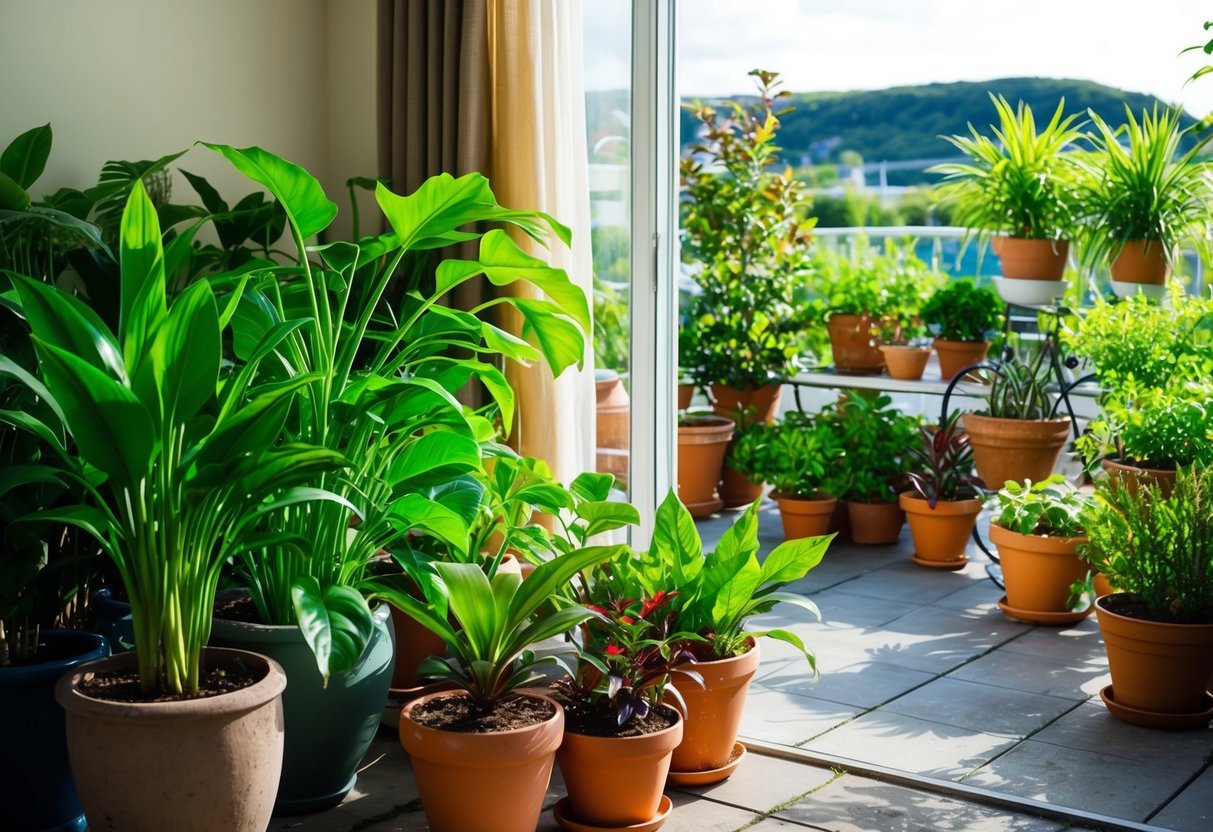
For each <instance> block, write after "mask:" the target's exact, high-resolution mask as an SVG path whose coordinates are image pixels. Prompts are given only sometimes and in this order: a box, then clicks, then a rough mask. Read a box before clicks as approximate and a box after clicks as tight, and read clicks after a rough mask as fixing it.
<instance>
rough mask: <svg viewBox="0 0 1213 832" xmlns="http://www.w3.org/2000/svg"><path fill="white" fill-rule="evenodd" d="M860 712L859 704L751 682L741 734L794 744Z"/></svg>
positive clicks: (744, 737)
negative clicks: (819, 697)
mask: <svg viewBox="0 0 1213 832" xmlns="http://www.w3.org/2000/svg"><path fill="white" fill-rule="evenodd" d="M861 713H863V709H862V708H858V707H854V706H848V705H840V704H838V703H837V702H830V701H828V700H826V699H818V698H816V697H813V696H802V695H800V694H797V693H789V692H788V691H783V690H774V689H772V688H767V687H763V686H762V685H758V684H754V685H751V686H750V694H749V699H748V700H747V701H746V709H745V713H744V715H743V716H742V718H741V738H742V740H743V741H744V740H745V739H746V738H751V739H756V740H762V741H763V742H770V743H779V744H781V745H796V744H798V743H801V742H804V741H805V740H807V739H809V738H810V737H815V736H817V735H818V734H820V733H822V732H824V731H828V730H830V729H831V728H835V727H837V726H839V725H841V724H842V723H844V722H846V721H847V720H850V719H853V718H855V717H856V716H858V715H859V714H861Z"/></svg>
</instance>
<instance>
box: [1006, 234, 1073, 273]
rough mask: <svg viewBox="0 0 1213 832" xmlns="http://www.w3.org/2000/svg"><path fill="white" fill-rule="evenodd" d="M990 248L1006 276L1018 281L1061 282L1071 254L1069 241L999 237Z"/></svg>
mask: <svg viewBox="0 0 1213 832" xmlns="http://www.w3.org/2000/svg"><path fill="white" fill-rule="evenodd" d="M990 247H991V248H993V249H994V254H995V255H996V256H997V257H998V263H999V265H1000V267H1001V269H1002V276H1003V277H1009V278H1012V279H1015V280H1061V276H1062V274H1064V273H1065V270H1066V256H1067V255H1068V254H1069V253H1070V243H1069V242H1068V241H1066V240H1029V239H1027V238H1024V237H995V238H994V239H993V240H991V241H990Z"/></svg>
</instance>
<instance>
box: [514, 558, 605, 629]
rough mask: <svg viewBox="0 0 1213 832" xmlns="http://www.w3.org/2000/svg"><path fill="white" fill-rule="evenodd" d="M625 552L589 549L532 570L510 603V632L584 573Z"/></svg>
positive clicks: (554, 559) (550, 561)
mask: <svg viewBox="0 0 1213 832" xmlns="http://www.w3.org/2000/svg"><path fill="white" fill-rule="evenodd" d="M624 551H626V549H625V548H624V547H622V546H589V547H586V548H584V549H577V550H575V551H573V552H570V553H568V554H567V555H561V556H560V557H558V558H553V559H552V560H549V561H546V562H545V563H541V564H539V566H537V567H535V571H534V572H532V573H531V574H530V575H529V576H528V577H527V579H526V580H525V581H523V582H522V586H521V587H519V589H518V591H517V592H516V593H515V594H514V597H513V599H512V600H511V601H510V611H509V617H508V619H507V621H508V626H509V627H510V628H514V627H518V626H521V624H522V622H523V621H525V620H526V619H527V618H528V617H529V616H530V615H531V614H532V613H534V612H535V610H537V609H539V606H540V604H542V603H544V602H545V601H547V600H548V598H550V597H551V596H552V595H553V594H555V593H556V592H557V591H558V590H559V589H560V588H561V587H563V586H564V585H565V584H567V583H568V582H569V581H570V580H571V579H572V577H573V576H574V575H576V574H577V573H578V572H580V571H581V570H583V569H588V568H589V567H591V566H597V565H598V564H600V563H606V562H607V561H608V560H611V559H613V558H615V557H617V556H618V555H619V554H620V553H621V552H624Z"/></svg>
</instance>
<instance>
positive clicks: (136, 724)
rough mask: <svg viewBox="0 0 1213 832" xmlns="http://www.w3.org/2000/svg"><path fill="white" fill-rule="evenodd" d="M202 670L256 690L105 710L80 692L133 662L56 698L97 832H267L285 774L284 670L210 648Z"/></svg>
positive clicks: (99, 665)
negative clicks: (247, 681) (246, 680)
mask: <svg viewBox="0 0 1213 832" xmlns="http://www.w3.org/2000/svg"><path fill="white" fill-rule="evenodd" d="M203 662H204V664H205V666H207V667H210V666H214V665H221V666H235V665H236V664H237V663H239V664H240V665H241V666H242V667H244V668H246V669H249V670H252V671H253V672H254V673H256V674H260V675H261V680H260V681H258V682H256V683H255V684H253V685H251V686H249V687H247V688H244V689H242V690H238V691H235V692H233V693H225V694H221V695H219V696H210V697H206V698H203V699H189V700H185V701H182V702H150V703H138V702H107V701H104V700H101V699H93V698H91V697H89V696H85V695H84V694H83V693H81V692H80V689H79V688H80V683H81V682H82V681H83V679H84V678H85V676H86V675H87V674H92V673H102V672H108V671H115V670H129V669H132V668H134V667H135V666H136V661H135V654H134V653H122V654H119V655H117V656H112V657H110V658H107V659H100V660H99V661H95V662H90V663H88V664H86V665H81V666H80V667H77V668H75V669H74V670H72V671H71V672H69V673H68V674H66V675H65V676H63V677H62V678H61V679H60V680H59V682H58V684H57V685H56V686H55V698H56V699H57V700H59V704H60V705H62V706H63V709H64V710H65V711H66V712H67V745H68V752H69V755H70V757H71V761H72V773H73V774H74V775H75V777H76V789H77V790H78V791H79V793H80V803H81V805H82V806H83V807H84V813H85V815H86V816H87V817H88V818H89V828H90V829H92V830H93V832H109V831H111V830H112V832H118V831H119V830H121V832H164V830H166V829H171V830H173V832H214V831H215V830H217V829H222V830H224V832H264V830H265V829H266V827H267V826H269V822H270V813H271V812H272V811H273V808H274V796H275V795H276V794H277V792H278V776H279V773H280V772H281V769H282V742H283V720H282V698H281V694H282V691H283V689H284V688H285V687H286V674H285V673H284V672H283V671H282V668H281V667H279V666H278V664H277V662H274V661H272V660H270V659H267V658H266V657H264V656H259V655H257V654H256V653H249V652H247V651H244V650H223V649H219V648H215V647H208V648H206V649H205V650H204V651H203Z"/></svg>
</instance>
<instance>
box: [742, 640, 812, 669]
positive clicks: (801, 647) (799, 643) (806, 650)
mask: <svg viewBox="0 0 1213 832" xmlns="http://www.w3.org/2000/svg"><path fill="white" fill-rule="evenodd" d="M753 635H754V636H755V637H761V636H766V637H767V638H773V639H775V640H776V641H783V642H787V643H788V644H790V645H792V646H793V647H795V648H796V649H797V650H799V651H800V652H801V653H803V654H804V657H805V660H806V661H808V663H809V667H810V668H812V670H813V676H814V677H816V676H817V657H816V656H815V655H813V651H811V650H809V648H808V647H806V646H805V644H804V641H803V640H802V639H801V638H800V636H798V635H796V634H795V633H793V632H791V631H790V630H765V631H763V632H761V633H754V634H753Z"/></svg>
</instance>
